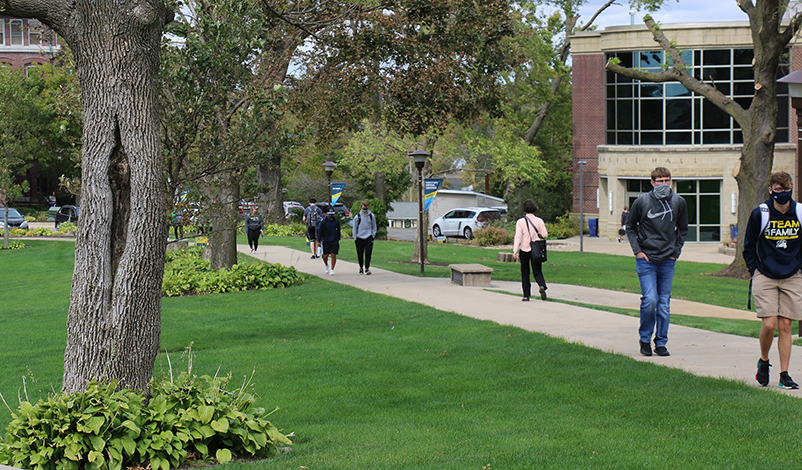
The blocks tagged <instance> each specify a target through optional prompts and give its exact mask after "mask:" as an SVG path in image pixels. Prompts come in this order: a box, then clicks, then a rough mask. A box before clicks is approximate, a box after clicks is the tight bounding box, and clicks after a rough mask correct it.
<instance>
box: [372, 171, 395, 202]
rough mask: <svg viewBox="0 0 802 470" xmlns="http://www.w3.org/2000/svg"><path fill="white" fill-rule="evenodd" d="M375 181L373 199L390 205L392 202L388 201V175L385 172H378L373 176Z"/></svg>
mask: <svg viewBox="0 0 802 470" xmlns="http://www.w3.org/2000/svg"><path fill="white" fill-rule="evenodd" d="M373 181H374V184H373V197H374V198H375V199H380V200H382V201H384V203H385V204H389V203H390V202H391V201H388V200H387V175H386V174H385V173H384V172H383V171H377V172H376V174H375V175H373Z"/></svg>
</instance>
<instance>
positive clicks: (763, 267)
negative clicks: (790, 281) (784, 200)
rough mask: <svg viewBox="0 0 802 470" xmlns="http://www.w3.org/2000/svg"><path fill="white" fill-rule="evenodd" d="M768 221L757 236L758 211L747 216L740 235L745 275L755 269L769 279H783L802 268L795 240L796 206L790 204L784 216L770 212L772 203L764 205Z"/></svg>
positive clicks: (800, 248)
mask: <svg viewBox="0 0 802 470" xmlns="http://www.w3.org/2000/svg"><path fill="white" fill-rule="evenodd" d="M766 205H767V206H768V208H769V220H768V224H766V227H765V228H764V229H763V231H762V232H761V230H760V224H761V217H760V207H757V208H755V210H753V211H752V214H751V215H750V216H749V222H747V224H746V234H745V235H744V261H746V267H747V268H749V273H750V274H752V275H754V274H755V269H757V270H758V271H760V272H761V273H763V274H764V275H765V276H766V277H769V278H771V279H786V278H789V277H791V276H793V275H794V274H796V273H797V272H798V271H799V270H800V268H801V267H802V259H801V257H802V253H801V252H802V241H800V238H799V235H800V234H799V228H800V227H799V225H800V224H799V218H798V217H797V214H796V202H794V201H791V207H790V208H789V209H788V212H786V213H785V214H783V213H782V212H780V211H778V210H777V209H775V208H774V201H773V200H772V199H769V200H768V201H766Z"/></svg>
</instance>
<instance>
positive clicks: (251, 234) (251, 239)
mask: <svg viewBox="0 0 802 470" xmlns="http://www.w3.org/2000/svg"><path fill="white" fill-rule="evenodd" d="M259 234H260V231H259V230H251V229H248V246H249V247H251V250H256V249H257V248H259Z"/></svg>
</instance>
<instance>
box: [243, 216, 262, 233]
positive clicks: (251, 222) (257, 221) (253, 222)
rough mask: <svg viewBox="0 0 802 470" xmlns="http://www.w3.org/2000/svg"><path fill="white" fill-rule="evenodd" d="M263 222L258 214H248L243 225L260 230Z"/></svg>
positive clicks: (249, 228)
mask: <svg viewBox="0 0 802 470" xmlns="http://www.w3.org/2000/svg"><path fill="white" fill-rule="evenodd" d="M263 226H264V224H263V223H262V218H261V217H258V216H250V217H248V218H247V219H246V220H245V227H246V228H247V229H248V230H262V227H263Z"/></svg>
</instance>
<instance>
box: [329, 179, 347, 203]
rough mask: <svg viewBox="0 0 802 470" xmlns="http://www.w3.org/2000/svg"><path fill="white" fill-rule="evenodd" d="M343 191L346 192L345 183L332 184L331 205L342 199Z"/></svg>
mask: <svg viewBox="0 0 802 470" xmlns="http://www.w3.org/2000/svg"><path fill="white" fill-rule="evenodd" d="M343 191H345V183H331V204H332V205H334V203H336V202H337V200H338V199H340V196H342V195H343Z"/></svg>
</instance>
